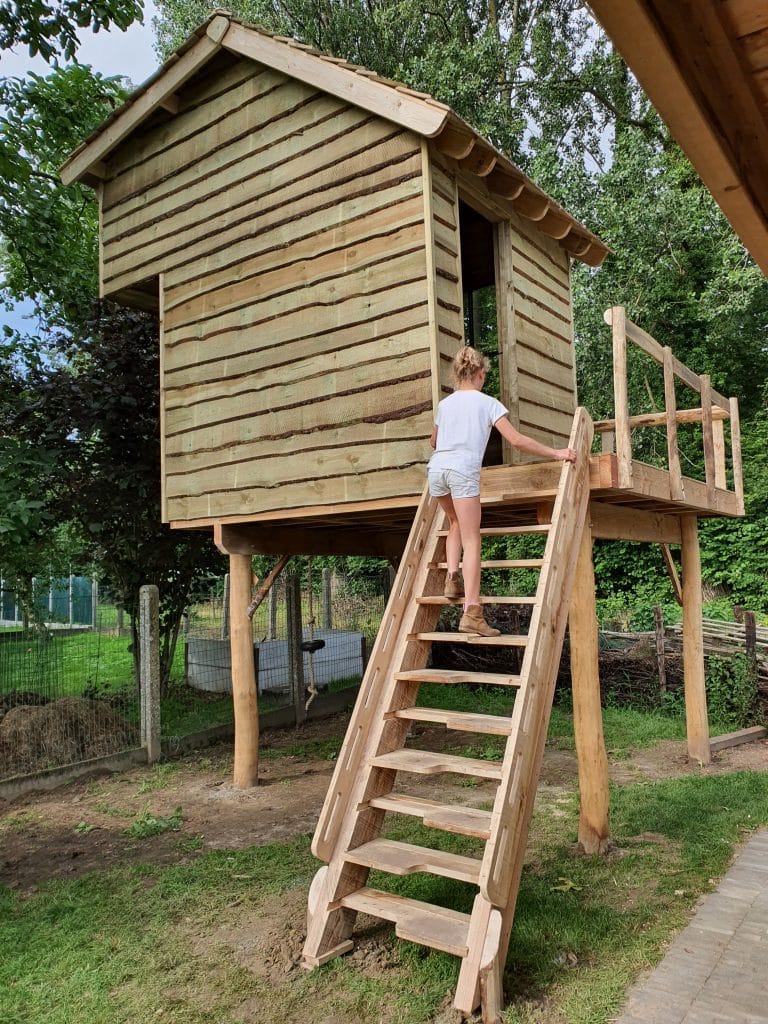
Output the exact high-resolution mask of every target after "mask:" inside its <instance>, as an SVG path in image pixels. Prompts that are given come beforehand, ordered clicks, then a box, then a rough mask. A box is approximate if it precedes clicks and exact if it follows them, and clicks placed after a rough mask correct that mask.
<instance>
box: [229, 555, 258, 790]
mask: <svg viewBox="0 0 768 1024" xmlns="http://www.w3.org/2000/svg"><path fill="white" fill-rule="evenodd" d="M252 584H253V572H252V570H251V556H250V555H240V554H232V553H231V554H230V556H229V593H230V623H231V625H230V631H229V646H230V651H231V654H232V702H233V706H234V712H235V767H234V773H233V778H232V782H233V784H234V786H235V787H236V788H237V789H250V788H251V787H252V786H255V785H256V784H257V782H258V777H259V709H258V704H257V700H256V673H255V671H254V664H253V625H252V623H251V620H250V618H249V617H248V605H249V604H250V601H251V587H252Z"/></svg>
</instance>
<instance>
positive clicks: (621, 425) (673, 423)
mask: <svg viewBox="0 0 768 1024" xmlns="http://www.w3.org/2000/svg"><path fill="white" fill-rule="evenodd" d="M603 319H604V320H605V322H606V323H607V324H608V326H609V327H611V328H612V330H613V391H614V419H611V420H599V421H598V422H597V423H595V433H597V434H602V435H603V451H613V447H612V445H613V437H615V452H616V459H617V463H618V483H619V487H621V488H631V487H632V430H633V429H635V428H638V427H657V428H659V427H664V428H666V434H667V469H668V472H669V476H670V495H671V497H672V499H673V500H675V501H681V502H684V501H685V500H686V497H685V477H684V476H683V474H682V471H681V468H680V452H679V449H678V441H677V428H678V424H682V423H700V424H701V428H702V441H703V447H704V478H705V484H706V491H707V504H708V505H710V506H711V507H712V508H716V504H717V503H716V490H718V489H719V490H725V491H730V492H731V493H733V494H734V495H735V496H736V500H737V503H738V510H739V513H740V514H742V515H743V513H744V483H743V478H742V470H741V435H740V432H739V403H738V401H737V399H735V398H724V397H723V395H721V394H719V393H718V392H717V391H715V390H714V389H713V387H712V384H711V380H710V377H709V374H706V373H702V374H697V373H694V372H693V370H690V369H689V368H688V367H687V366H686V365H685V364H684V363H681V362H680V360H679V359H677V358H676V357H675V356H674V355H673V354H672V350H671V349H670V348H669V346H668V345H660V344H659V342H658V341H656V339H655V338H653V337H651V335H650V334H648V333H647V332H646V331H644V330H643V329H642V328H641V327H638V326H637V324H635V323H633V322H632V321H631V320H628V319H627V316H626V312H625V310H624V307H623V306H613V307H611V308H610V309H607V310H606V311H605V313H604V314H603ZM628 341H630V342H632V343H633V344H634V345H635V346H637V348H639V349H640V350H641V351H642V352H644V353H645V354H646V355H647V356H650V358H651V359H653V360H654V361H655V362H656V363H658V365H659V366H661V367H662V369H663V372H664V402H665V408H664V410H662V411H661V412H653V413H642V414H640V415H635V416H632V415H630V412H629V398H628V387H627V366H628V360H627V342H628ZM676 380H679V381H681V382H682V383H683V384H685V385H687V386H688V387H689V388H691V389H692V390H693V391H695V392H696V393H697V394H698V395H699V396H700V398H701V405H700V406H699V407H697V408H693V409H678V408H677V399H676V395H675V381H676ZM726 421H730V449H731V460H730V461H731V474H732V479H733V487H732V488H729V486H728V475H727V452H726V435H725V423H726Z"/></svg>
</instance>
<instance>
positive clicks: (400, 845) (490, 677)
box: [304, 409, 592, 1022]
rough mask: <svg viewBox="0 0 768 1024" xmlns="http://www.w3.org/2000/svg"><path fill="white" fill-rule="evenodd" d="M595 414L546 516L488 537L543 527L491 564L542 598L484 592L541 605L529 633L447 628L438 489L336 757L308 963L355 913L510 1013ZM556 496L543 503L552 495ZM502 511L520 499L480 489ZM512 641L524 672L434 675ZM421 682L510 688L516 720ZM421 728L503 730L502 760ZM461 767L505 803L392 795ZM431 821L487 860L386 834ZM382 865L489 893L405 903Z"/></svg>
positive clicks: (461, 987)
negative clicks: (398, 819) (432, 693)
mask: <svg viewBox="0 0 768 1024" xmlns="http://www.w3.org/2000/svg"><path fill="white" fill-rule="evenodd" d="M591 442H592V422H591V420H590V418H589V416H588V414H587V413H586V412H585V411H584V410H583V409H579V410H577V412H576V414H575V417H574V423H573V429H572V432H571V438H570V441H569V446H570V447H572V448H574V449H575V450H576V452H577V456H578V457H577V461H576V463H575V464H570V463H563V464H562V468H561V470H560V480H559V486H558V490H557V494H556V496H555V500H554V506H551V497H550V496H549V495H547V496H546V501H547V503H548V505H549V507H551V518H550V521H549V522H548V523H540V522H535V523H531V524H530V525H525V524H520V523H519V522H514V523H512V524H511V525H509V526H504V525H496V524H494V525H493V526H492V527H488V528H486V529H484V530H482V531H481V532H482V533H483V534H484V535H485V536H495V537H499V536H526V535H540V536H541V537H543V538H544V539H545V546H544V552H543V556H542V557H541V558H533V559H531V558H525V559H502V560H488V561H485V562H483V563H482V568H483V569H485V570H491V569H516V570H535V571H537V572H538V574H539V577H538V585H537V587H536V593H535V595H534V596H532V597H529V596H516V595H509V596H505V597H483V598H482V599H481V601H482V603H483V604H486V605H487V604H495V605H505V604H509V605H529V606H530V608H531V619H530V626H529V629H528V632H527V634H522V633H502V634H501V635H500V636H495V637H481V636H475V635H472V634H465V633H454V632H447V631H441V630H437V629H436V626H437V622H438V618H439V615H440V612H441V610H442V607H443V606H444V605H448V604H451V603H453V602H452V601H451V600H450V599H449V598H445V597H443V596H441V595H442V592H443V584H444V580H445V570H446V564H445V561H444V558H445V553H444V552H445V530H444V529H443V522H442V520H443V518H444V517H443V515H442V513H441V512H440V510H439V509H438V507H437V503H436V502H435V501H434V499H432V498H430V497H429V495H428V493H427V492H426V490H425V493H424V496H423V497H422V500H421V504H420V505H419V508H418V511H417V513H416V518H415V520H414V524H413V528H412V530H411V534H410V537H409V539H408V543H407V545H406V549H405V552H404V554H403V558H402V560H401V563H400V569H399V571H398V574H397V578H396V580H395V585H394V587H393V590H392V594H391V596H390V600H389V603H388V605H387V609H386V612H385V615H384V619H383V621H382V625H381V628H380V630H379V634H378V637H377V639H376V643H375V645H374V647H373V650H372V652H371V658H370V661H369V664H368V668H367V670H366V674H365V677H364V679H363V682H362V684H361V687H360V693H359V696H358V700H357V704H356V706H355V709H354V712H353V714H352V718H351V721H350V724H349V728H348V731H347V736H346V738H345V741H344V745H343V747H342V749H341V752H340V754H339V757H338V761H337V765H336V770H335V772H334V776H333V779H332V782H331V786H330V788H329V790H328V794H327V797H326V800H325V804H324V806H323V809H322V812H321V814H320V819H319V822H318V825H317V830H316V832H315V837H314V841H313V845H312V850H313V853H314V854H315V856H316V857H318V858H319V859H320V860H323V861H326V862H327V863H326V866H324V867H322V868H320V870H319V871H318V873H317V875H316V876H315V879H314V880H313V883H312V886H311V888H310V894H309V911H308V929H307V941H306V945H305V947H304V963H305V965H306V966H307V967H315V966H319V965H320V964H323V963H326V962H327V961H328V960H330V959H332V958H333V957H335V956H338V955H339V954H341V953H344V952H346V951H348V950H349V949H351V948H352V945H353V943H352V939H351V935H352V930H353V927H354V921H355V916H356V914H357V913H361V912H362V913H366V914H370V915H372V916H374V917H378V918H381V919H383V920H386V921H391V922H393V923H394V925H395V931H396V934H397V935H398V936H400V937H401V938H404V939H409V940H410V941H412V942H418V943H421V944H422V945H425V946H429V947H432V948H434V949H440V950H443V951H445V952H447V953H451V954H453V955H454V956H457V957H459V958H460V959H461V968H460V972H459V979H458V984H457V989H456V995H455V999H454V1006H455V1007H456V1009H458V1010H460V1011H462V1012H463V1013H467V1014H469V1013H471V1012H472V1011H473V1010H474V1009H475V1008H476V1007H477V1006H478V1005H482V1009H483V1019H484V1021H488V1022H491V1021H496V1020H498V1018H499V1014H500V1012H501V1002H502V992H501V979H502V974H503V967H504V962H505V960H506V954H507V946H508V943H509V936H510V933H511V929H512V920H513V916H514V908H515V900H516V897H517V891H518V886H519V881H520V873H521V871H522V863H523V856H524V851H525V844H526V840H527V834H528V826H529V822H530V817H531V813H532V810H533V801H534V797H535V793H536V784H537V780H538V775H539V769H540V765H541V758H542V754H543V750H544V743H545V739H546V733H547V726H548V722H549V712H550V708H551V704H552V697H553V693H554V686H555V679H556V675H557V669H558V665H559V661H560V653H561V649H562V642H563V637H564V634H565V627H566V623H567V617H568V607H569V601H570V592H571V586H572V582H573V576H574V569H575V565H576V558H577V555H578V550H579V543H580V540H581V534H582V531H583V529H584V524H585V518H586V511H587V508H588V502H589V452H590V447H591ZM543 497H544V496H543ZM482 499H483V502H484V504H485V505H486V506H488V507H489V508H492V509H493V511H494V515H495V517H496V518H498V516H499V515H500V514H502V513H503V511H504V510H505V508H506V507H508V508H509V509H512V510H513V511H514V504H513V501H514V496H513V495H505V494H504V493H487V492H486V491H485V490H484V491H483V495H482ZM444 643H453V644H462V645H483V646H484V647H488V648H498V647H514V648H519V649H520V650H521V652H522V661H521V667H520V670H519V672H516V673H509V672H475V671H464V670H462V669H449V668H428V667H427V663H428V661H429V655H430V651H431V649H432V646H433V645H434V644H444ZM422 684H437V685H439V686H452V687H461V686H467V685H482V686H497V687H502V688H506V689H509V690H511V691H512V693H511V694H510V700H509V707H510V714H509V715H508V716H498V715H489V714H480V713H476V712H467V711H454V710H443V709H439V708H434V707H422V706H420V705H419V703H418V695H419V689H420V687H421V686H422ZM414 723H431V724H443V725H445V726H446V727H447V728H449V729H455V730H459V731H462V732H467V733H477V734H480V735H486V736H488V735H490V736H501V737H506V745H505V750H504V756H503V759H502V760H501V761H489V760H485V759H482V758H476V757H462V756H459V755H456V754H448V753H438V752H434V751H431V750H420V749H417V748H416V747H414V746H406V743H407V741H408V736H409V732H410V730H411V729H412V727H413V724H414ZM443 773H450V774H453V775H456V776H465V777H471V778H476V779H483V780H488V781H490V782H493V783H494V784H496V787H497V788H496V795H495V800H494V803H493V809H492V810H483V809H481V808H475V807H466V806H461V805H455V804H450V803H442V802H440V801H436V800H433V799H426V798H424V797H421V796H414V795H411V794H410V793H401V792H395V789H396V788H397V783H398V777H400V776H402V777H403V778H408V777H410V776H416V777H418V776H434V775H441V774H443ZM393 814H394V815H406V816H410V817H414V818H418V819H421V822H422V824H423V825H424V826H426V827H427V828H430V829H436V830H440V831H445V832H451V833H456V834H458V835H463V836H472V837H475V838H476V839H479V840H482V841H483V842H484V851H483V854H482V856H481V857H469V856H465V855H463V854H457V853H449V852H445V851H443V850H439V849H431V848H429V847H427V846H417V845H414V844H411V843H405V842H397V841H395V840H392V839H387V838H383V837H382V831H383V830H384V826H385V823H386V817H387V815H393ZM372 869H375V870H377V871H379V872H385V873H389V874H392V875H396V876H397V875H399V876H403V875H410V874H413V873H416V872H426V873H429V874H433V875H438V876H441V877H445V878H451V879H457V880H459V881H462V882H466V883H469V884H471V885H473V886H476V887H477V889H478V892H477V895H476V896H475V898H474V904H473V907H472V911H471V913H463V912H460V911H458V910H455V909H454V908H452V907H446V906H439V905H437V904H433V903H427V902H424V901H421V900H415V899H411V898H407V897H404V896H399V895H396V894H394V893H391V892H387V891H385V890H380V889H375V888H371V887H369V886H368V885H367V881H368V875H369V873H370V871H371V870H372Z"/></svg>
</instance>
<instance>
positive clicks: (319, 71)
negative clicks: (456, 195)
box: [222, 21, 448, 138]
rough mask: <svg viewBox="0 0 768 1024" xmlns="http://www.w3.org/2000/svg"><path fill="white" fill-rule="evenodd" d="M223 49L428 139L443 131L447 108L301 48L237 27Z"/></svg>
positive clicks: (234, 24)
mask: <svg viewBox="0 0 768 1024" xmlns="http://www.w3.org/2000/svg"><path fill="white" fill-rule="evenodd" d="M222 46H223V47H224V49H226V50H229V51H231V52H232V53H237V54H240V55H241V56H243V57H250V58H251V59H252V60H255V61H258V62H259V63H260V64H265V65H266V66H267V67H270V68H272V69H273V70H275V71H282V72H283V74H285V75H290V77H291V78H296V79H298V80H299V81H300V82H305V83H306V84H307V85H312V86H315V87H316V88H318V89H322V90H323V91H324V92H327V93H329V94H330V95H331V96H336V97H337V98H338V99H341V100H344V101H345V102H346V103H351V104H353V105H355V106H359V107H362V108H363V109H364V110H370V111H371V113H374V114H378V115H379V116H380V117H383V118H385V119H386V120H387V121H392V122H393V123H394V124H398V125H401V127H403V128H410V129H411V130H412V131H415V132H417V133H419V134H421V135H426V136H427V137H428V138H431V137H432V136H433V135H437V134H438V133H439V132H440V131H441V129H442V128H443V126H444V124H445V121H446V118H447V117H448V108H447V107H444V106H443V105H442V104H437V103H436V102H435V101H434V100H433V101H432V102H427V101H425V100H423V99H420V98H418V97H417V96H415V95H413V94H411V93H410V92H402V91H400V90H399V89H393V88H391V87H390V86H388V85H385V84H384V83H383V82H377V81H375V80H372V79H370V78H367V77H366V76H364V75H360V74H357V72H356V71H355V70H353V69H352V68H347V67H344V66H343V65H339V64H333V63H331V62H330V61H327V60H326V59H325V58H324V57H321V56H316V55H315V54H313V53H308V52H307V51H306V50H304V49H303V48H302V47H298V46H293V45H290V44H287V43H286V42H284V41H281V40H279V39H275V38H274V37H272V36H267V35H264V34H262V33H261V32H257V31H254V30H253V29H250V28H248V27H247V26H245V25H241V24H238V23H237V22H235V21H233V22H231V23H230V25H229V28H228V30H227V32H226V35H225V36H224V38H223V39H222Z"/></svg>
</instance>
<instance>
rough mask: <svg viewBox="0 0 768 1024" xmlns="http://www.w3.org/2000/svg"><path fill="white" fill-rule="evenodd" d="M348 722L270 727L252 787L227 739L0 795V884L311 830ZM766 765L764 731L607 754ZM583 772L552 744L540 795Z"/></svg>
mask: <svg viewBox="0 0 768 1024" xmlns="http://www.w3.org/2000/svg"><path fill="white" fill-rule="evenodd" d="M345 727H346V716H336V717H335V718H331V719H327V720H323V721H315V722H312V723H307V724H306V725H305V726H304V727H302V728H301V729H300V730H293V729H290V730H282V731H276V732H272V733H268V734H266V735H265V736H264V742H263V754H264V756H263V757H262V759H261V763H260V780H259V785H258V787H256V788H255V789H252V790H246V791H243V790H236V789H234V788H233V786H232V784H231V779H232V750H231V746H229V745H226V746H224V745H222V746H219V747H214V748H211V749H209V750H205V751H199V752H196V753H195V754H191V755H187V756H185V757H182V758H180V759H178V760H175V761H172V762H168V763H166V764H161V765H156V766H153V767H146V766H138V767H136V768H134V769H132V770H130V771H127V772H124V773H121V774H118V775H103V776H101V777H98V778H90V779H88V780H80V781H77V782H74V783H71V784H70V785H67V786H63V787H61V788H59V789H57V790H54V791H52V792H47V793H39V794H35V795H31V796H26V797H22V798H19V799H17V800H15V801H13V802H12V803H0V884H4V885H6V886H10V887H12V888H14V889H16V890H17V891H19V892H22V893H26V892H30V891H34V889H35V887H36V886H37V885H39V884H40V883H41V882H43V881H45V880H47V879H49V878H73V877H79V876H80V875H82V874H85V873H86V872H88V871H92V870H94V869H97V868H98V869H100V870H105V869H108V868H110V867H111V866H115V865H119V864H125V863H131V862H141V863H149V864H168V863H185V862H188V861H189V860H191V859H193V858H194V857H196V856H199V855H200V853H201V852H204V851H206V850H211V849H239V848H243V847H246V846H252V845H264V844H267V843H273V842H278V841H282V840H287V839H290V838H292V837H294V836H297V835H302V834H306V833H310V832H312V830H313V829H314V826H315V822H316V820H317V815H318V813H319V811H320V807H321V806H322V802H323V799H324V797H325V793H326V790H327V788H328V784H329V781H330V777H331V774H332V771H333V766H334V762H333V759H332V756H330V757H329V758H328V759H326V758H319V757H318V756H317V755H316V754H313V753H312V748H311V745H308V744H309V741H311V740H333V739H338V743H339V746H340V745H341V741H342V739H343V736H344V730H345ZM416 739H417V741H418V745H419V746H422V747H424V748H427V749H436V750H441V749H443V748H445V747H447V748H450V747H455V746H460V745H463V744H466V742H467V736H466V734H461V733H456V732H451V731H446V730H444V729H437V728H426V729H424V730H421V731H419V732H418V736H417V737H416ZM297 744H300V745H305V746H307V749H308V751H309V753H307V754H306V755H305V754H302V753H301V752H299V753H295V751H296V750H297ZM298 749H300V748H298ZM292 751H293V752H292ZM767 769H768V741H760V742H756V743H750V744H745V745H744V746H741V747H733V748H730V749H728V750H725V751H723V752H721V753H719V754H718V755H717V756H716V757H715V759H714V761H713V763H712V764H711V765H708V766H707V767H703V768H702V767H701V766H699V765H698V764H692V763H690V762H689V761H688V758H687V756H686V752H685V744H684V743H682V742H676V741H670V740H665V741H663V742H661V743H659V744H657V745H656V746H655V747H653V748H649V749H646V750H641V751H638V752H637V753H636V754H634V755H633V756H632V757H630V758H627V759H625V760H621V761H614V762H612V763H611V765H610V771H611V777H612V778H613V779H614V780H615V781H616V782H618V783H626V782H638V781H642V780H644V779H647V780H658V779H664V778H670V777H673V776H680V775H684V774H691V773H695V774H705V775H709V774H718V773H722V772H733V771H737V770H767ZM577 777H578V769H577V763H576V757H575V755H574V754H573V752H570V751H562V750H558V749H553V748H547V749H546V751H545V754H544V762H543V766H542V774H541V783H540V793H541V794H542V795H543V796H546V797H547V798H552V800H553V801H554V804H556V801H557V798H558V795H561V794H563V795H564V794H570V793H572V792H573V791H574V788H575V786H576V781H577ZM413 778H414V781H413V783H412V787H411V788H412V791H413V792H418V794H419V795H421V796H424V797H427V798H432V799H436V800H440V799H448V800H450V801H451V802H454V803H466V804H473V805H474V806H483V805H484V804H485V805H488V804H490V802H492V800H493V796H494V792H495V785H494V784H493V783H491V782H483V781H482V780H473V779H461V778H457V777H455V776H427V777H424V778H416V777H413ZM404 791H408V790H407V789H405V787H404ZM449 793H450V795H448V794H449ZM554 804H553V806H554ZM178 807H181V813H182V822H181V827H180V828H179V829H178V830H177V831H168V832H164V833H162V834H161V835H157V836H153V837H150V838H144V839H135V838H131V836H129V835H127V834H126V830H127V829H128V828H129V827H130V826H131V824H132V823H133V822H136V821H137V820H138V819H139V818H140V817H141V816H142V815H143V814H151V815H153V816H156V817H167V816H171V815H173V813H174V811H175V810H176V808H178ZM555 809H556V808H555ZM286 942H287V943H288V945H289V946H290V945H291V944H292V943H291V941H289V940H286ZM293 945H295V943H294V944H293ZM377 948H380V944H377Z"/></svg>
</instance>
